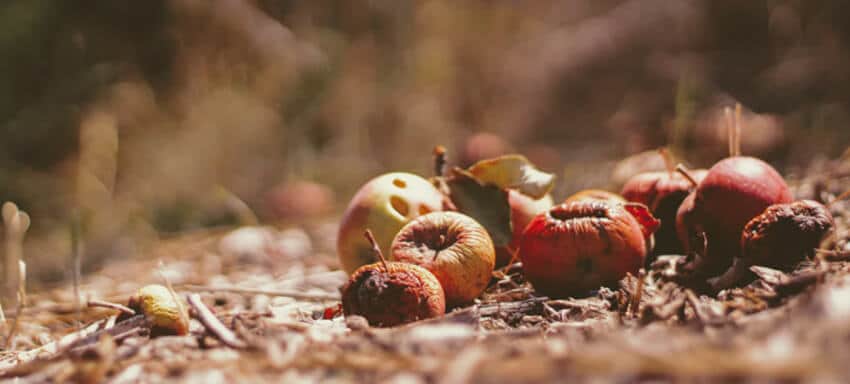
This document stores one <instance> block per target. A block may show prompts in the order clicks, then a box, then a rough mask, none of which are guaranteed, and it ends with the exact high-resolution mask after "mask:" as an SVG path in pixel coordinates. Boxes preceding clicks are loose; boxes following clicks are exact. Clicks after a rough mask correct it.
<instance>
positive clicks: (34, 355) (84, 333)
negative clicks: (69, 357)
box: [0, 315, 148, 377]
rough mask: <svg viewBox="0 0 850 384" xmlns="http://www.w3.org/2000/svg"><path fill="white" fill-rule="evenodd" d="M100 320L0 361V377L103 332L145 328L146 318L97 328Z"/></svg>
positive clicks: (95, 338) (58, 354) (113, 332)
mask: <svg viewBox="0 0 850 384" xmlns="http://www.w3.org/2000/svg"><path fill="white" fill-rule="evenodd" d="M102 322H104V320H98V321H96V322H94V323H92V324H91V325H89V326H87V327H85V328H83V329H81V330H79V331H76V332H73V333H69V334H67V335H65V336H63V337H62V338H61V339H59V340H56V341H52V342H50V343H47V344H45V345H42V346H41V347H38V348H34V349H30V350H27V351H23V352H19V353H17V354H16V355H15V360H14V361H13V362H9V361H4V362H0V377H7V376H9V375H10V374H14V373H15V372H16V371H18V370H20V369H23V367H22V366H23V365H25V364H28V363H32V362H35V361H36V360H50V359H53V358H55V357H57V356H60V355H62V353H64V352H65V351H67V350H70V349H72V348H78V347H80V346H83V345H86V344H89V343H94V342H96V341H97V340H98V339H99V338H100V335H102V334H103V333H109V334H110V335H116V334H121V333H124V332H127V331H128V330H132V329H134V328H137V327H138V328H147V322H148V320H147V318H146V317H145V316H143V315H137V316H134V317H131V318H129V319H127V320H124V321H122V322H119V323H118V324H116V325H115V327H113V328H110V329H106V330H99V329H100V323H102ZM107 322H108V321H107Z"/></svg>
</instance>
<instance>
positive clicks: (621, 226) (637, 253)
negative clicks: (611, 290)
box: [519, 200, 658, 298]
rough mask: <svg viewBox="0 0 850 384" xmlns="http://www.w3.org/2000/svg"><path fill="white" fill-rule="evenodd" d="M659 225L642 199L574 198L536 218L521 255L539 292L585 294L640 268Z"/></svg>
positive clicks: (530, 226) (561, 295)
mask: <svg viewBox="0 0 850 384" xmlns="http://www.w3.org/2000/svg"><path fill="white" fill-rule="evenodd" d="M627 206H628V207H630V209H632V210H634V211H636V212H635V213H631V212H629V210H627V208H626V207H627ZM657 228H658V221H657V220H654V218H653V217H652V215H651V214H649V210H648V209H647V208H646V207H645V206H643V205H641V204H636V203H626V204H620V203H612V202H609V201H603V200H581V201H573V202H569V203H564V204H561V205H557V206H555V207H552V208H551V209H549V210H548V211H546V212H543V213H541V214H539V215H537V216H536V217H535V218H534V220H532V221H531V223H530V224H529V225H528V227H526V229H525V232H524V233H523V237H522V240H521V242H520V248H519V257H520V259H521V260H522V264H523V271H524V273H525V277H526V278H527V279H528V281H529V282H530V283H531V285H532V286H534V289H535V290H537V291H538V292H540V293H542V294H545V295H548V296H551V297H559V298H562V297H567V296H570V295H582V294H586V293H588V292H589V291H591V290H593V289H597V288H599V287H600V286H611V285H614V284H616V283H617V281H619V280H620V279H621V278H623V277H624V276H625V275H626V273H637V271H638V270H639V269H640V268H641V266H643V263H644V258H645V257H646V255H647V244H646V241H647V240H646V239H647V238H648V237H649V234H651V233H652V232H653V231H655V230H656V229H657Z"/></svg>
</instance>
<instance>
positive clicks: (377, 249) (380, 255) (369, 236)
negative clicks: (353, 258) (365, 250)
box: [365, 229, 390, 272]
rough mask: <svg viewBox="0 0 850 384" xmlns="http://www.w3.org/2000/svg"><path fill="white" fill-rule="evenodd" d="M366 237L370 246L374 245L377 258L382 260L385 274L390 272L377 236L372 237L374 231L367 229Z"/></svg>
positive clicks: (373, 248)
mask: <svg viewBox="0 0 850 384" xmlns="http://www.w3.org/2000/svg"><path fill="white" fill-rule="evenodd" d="M365 235H366V240H369V244H371V245H372V252H373V253H374V254H375V256H378V259H380V260H381V264H383V265H384V272H389V271H390V268H389V267H388V266H387V259H386V258H384V253H383V252H381V247H379V246H378V242H377V241H376V240H375V236H374V235H372V231H371V230H369V229H367V230H366V233H365Z"/></svg>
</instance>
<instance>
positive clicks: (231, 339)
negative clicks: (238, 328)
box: [188, 293, 247, 349]
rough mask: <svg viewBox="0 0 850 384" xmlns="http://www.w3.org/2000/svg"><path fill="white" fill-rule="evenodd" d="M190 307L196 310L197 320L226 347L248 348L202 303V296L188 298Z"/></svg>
mask: <svg viewBox="0 0 850 384" xmlns="http://www.w3.org/2000/svg"><path fill="white" fill-rule="evenodd" d="M188 301H189V305H190V306H192V308H194V309H195V318H197V319H198V320H199V321H200V322H201V324H203V325H204V327H205V328H206V329H207V331H209V332H210V333H212V334H213V335H214V336H215V337H216V338H217V339H219V340H220V341H221V342H222V343H224V345H227V346H228V347H231V348H236V349H242V348H245V347H247V345H246V344H245V342H243V341H242V340H240V339H239V338H238V337H236V334H234V333H233V331H231V330H230V329H229V328H227V327H225V326H224V324H222V323H221V321H220V320H219V319H218V318H217V317H215V314H213V313H212V311H211V310H210V308H209V307H207V306H206V304H204V302H203V301H201V295H198V294H197V293H193V294H190V295H189V296H188Z"/></svg>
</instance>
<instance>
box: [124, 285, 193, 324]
mask: <svg viewBox="0 0 850 384" xmlns="http://www.w3.org/2000/svg"><path fill="white" fill-rule="evenodd" d="M127 306H128V307H130V308H131V309H133V310H134V311H136V313H143V314H145V316H147V317H148V319H149V320H150V321H151V335H154V336H159V335H185V334H187V333H188V332H189V323H188V322H187V321H186V320H187V319H186V318H185V317H184V316H182V315H181V314H180V305H179V304H178V303H177V302H176V301H175V300H174V296H173V295H172V294H171V292H170V291H169V290H168V288H166V287H164V286H162V285H159V284H151V285H146V286H144V287H142V288H141V289H139V291H138V292H136V294H135V295H133V296H131V297H130V300H129V301H128V302H127Z"/></svg>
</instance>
